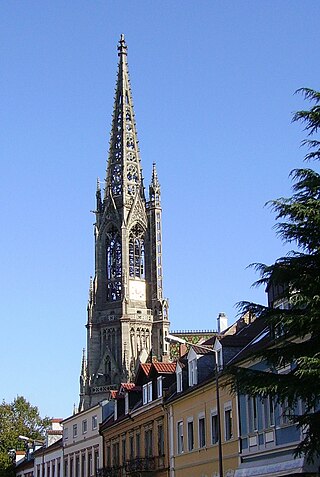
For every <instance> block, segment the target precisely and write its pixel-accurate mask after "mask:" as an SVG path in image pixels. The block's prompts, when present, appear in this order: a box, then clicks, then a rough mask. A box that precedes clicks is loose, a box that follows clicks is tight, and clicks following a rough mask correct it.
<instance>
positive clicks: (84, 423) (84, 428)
mask: <svg viewBox="0 0 320 477" xmlns="http://www.w3.org/2000/svg"><path fill="white" fill-rule="evenodd" d="M87 430H88V421H87V419H85V420H84V421H82V434H85V433H86V432H87Z"/></svg>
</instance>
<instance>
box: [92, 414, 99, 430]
mask: <svg viewBox="0 0 320 477" xmlns="http://www.w3.org/2000/svg"><path fill="white" fill-rule="evenodd" d="M97 427H98V417H97V416H92V430H94V429H97Z"/></svg>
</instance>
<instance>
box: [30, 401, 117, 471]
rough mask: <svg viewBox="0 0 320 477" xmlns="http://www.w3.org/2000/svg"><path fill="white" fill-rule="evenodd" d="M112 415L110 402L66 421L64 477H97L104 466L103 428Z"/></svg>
mask: <svg viewBox="0 0 320 477" xmlns="http://www.w3.org/2000/svg"><path fill="white" fill-rule="evenodd" d="M112 412H113V403H112V402H108V401H106V402H103V403H101V404H97V405H96V406H93V407H91V408H89V409H86V410H85V411H82V412H79V413H77V414H74V415H73V416H70V417H68V418H67V419H65V420H64V421H63V477H92V476H95V475H97V471H98V469H99V468H100V467H101V462H102V437H101V436H100V434H99V425H100V423H101V422H102V420H103V418H105V417H107V416H108V415H109V414H110V413H112ZM36 477H42V476H36ZM46 477H50V476H48V475H47V476H46ZM52 477H53V476H52Z"/></svg>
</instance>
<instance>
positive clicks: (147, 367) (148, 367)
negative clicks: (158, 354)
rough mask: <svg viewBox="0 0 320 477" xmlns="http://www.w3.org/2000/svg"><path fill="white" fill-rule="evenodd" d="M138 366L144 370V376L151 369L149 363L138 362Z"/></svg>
mask: <svg viewBox="0 0 320 477" xmlns="http://www.w3.org/2000/svg"><path fill="white" fill-rule="evenodd" d="M140 367H141V369H142V371H144V374H145V375H146V376H148V374H149V371H150V369H151V364H150V363H143V364H140Z"/></svg>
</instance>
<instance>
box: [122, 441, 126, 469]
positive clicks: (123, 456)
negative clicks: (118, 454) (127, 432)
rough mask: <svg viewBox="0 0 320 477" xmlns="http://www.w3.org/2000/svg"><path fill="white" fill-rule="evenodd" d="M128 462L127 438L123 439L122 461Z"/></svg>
mask: <svg viewBox="0 0 320 477" xmlns="http://www.w3.org/2000/svg"><path fill="white" fill-rule="evenodd" d="M125 462H126V438H125V437H124V438H123V439H122V463H123V464H125Z"/></svg>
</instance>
